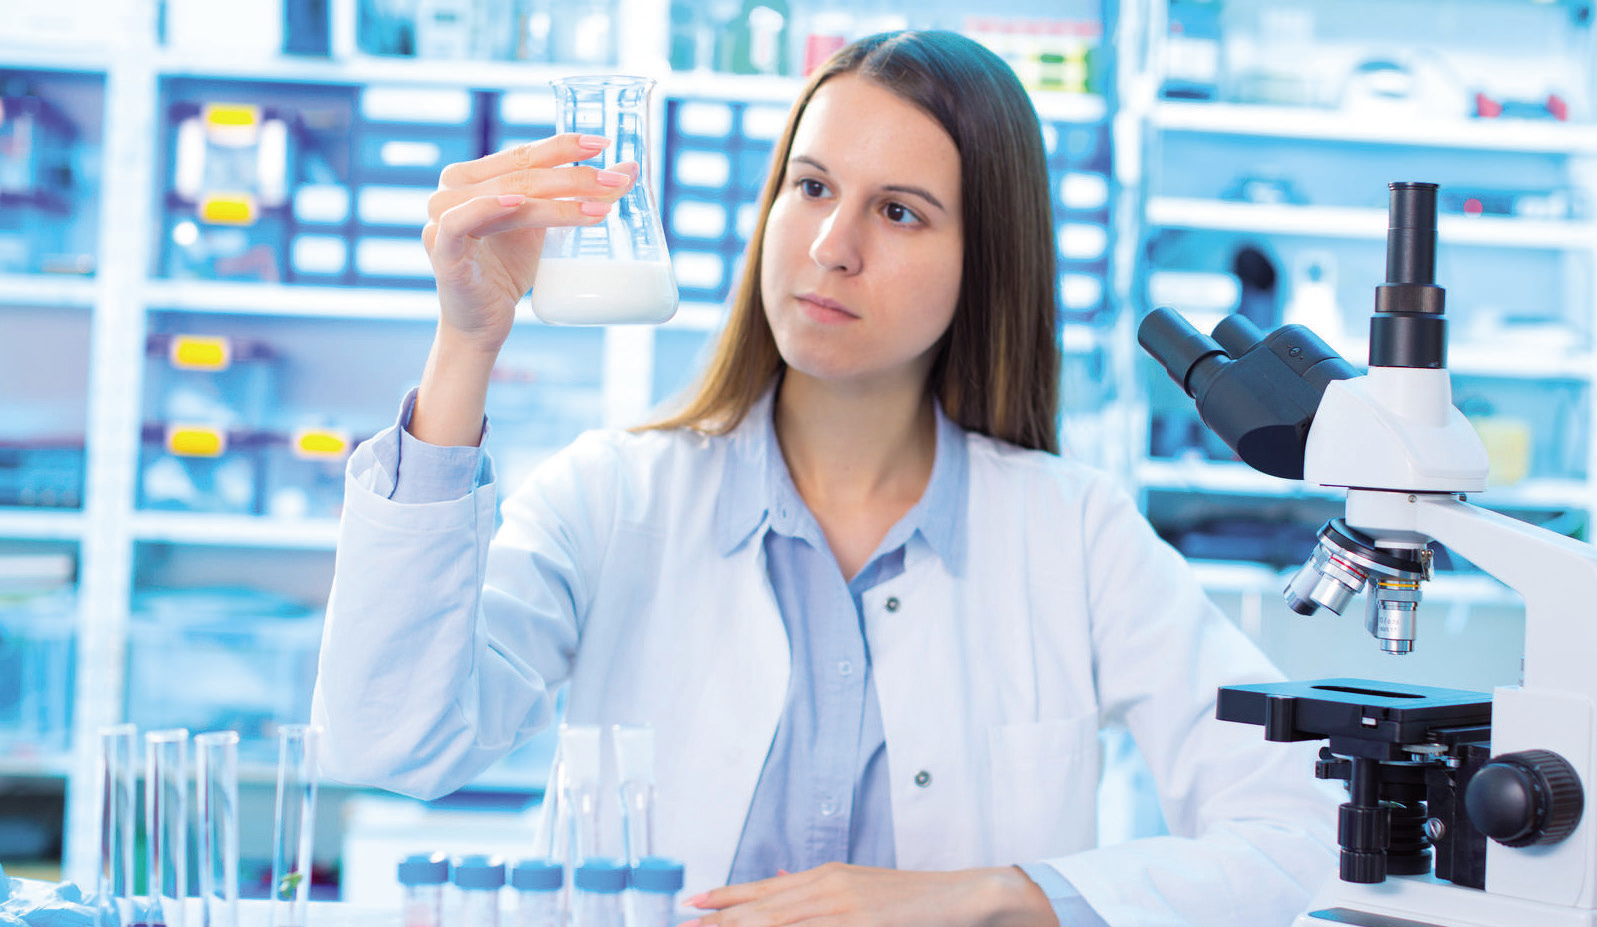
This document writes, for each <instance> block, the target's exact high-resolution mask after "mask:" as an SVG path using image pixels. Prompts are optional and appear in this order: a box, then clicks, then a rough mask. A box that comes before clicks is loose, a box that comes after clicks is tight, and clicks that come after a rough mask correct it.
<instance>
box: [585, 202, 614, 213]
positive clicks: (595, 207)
mask: <svg viewBox="0 0 1597 927" xmlns="http://www.w3.org/2000/svg"><path fill="white" fill-rule="evenodd" d="M577 208H578V209H580V210H582V214H583V215H585V216H602V215H604V214H605V213H607V212H609V211H610V204H609V203H583V204H582V205H581V206H578V207H577Z"/></svg>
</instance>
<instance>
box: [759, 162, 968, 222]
mask: <svg viewBox="0 0 1597 927" xmlns="http://www.w3.org/2000/svg"><path fill="white" fill-rule="evenodd" d="M788 163H790V164H808V165H810V166H811V167H813V168H815V169H816V170H818V171H820V172H821V173H823V174H830V173H831V171H829V170H827V169H826V165H824V164H822V163H821V162H819V161H817V160H815V159H814V158H812V157H810V156H808V155H794V156H793V157H792V158H791V159H790V160H789V162H788ZM882 189H883V190H887V191H889V192H892V193H908V194H909V195H911V196H918V197H920V198H921V199H923V200H925V201H926V202H928V203H931V204H932V205H933V206H936V207H937V208H938V209H940V210H942V211H943V212H947V211H948V207H947V206H944V205H943V201H942V200H940V199H938V198H937V196H936V195H935V194H933V193H932V191H930V190H928V189H926V188H925V187H917V186H915V185H913V184H903V183H893V184H888V185H887V186H885V187H883V188H882Z"/></svg>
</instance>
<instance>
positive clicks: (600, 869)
mask: <svg viewBox="0 0 1597 927" xmlns="http://www.w3.org/2000/svg"><path fill="white" fill-rule="evenodd" d="M576 882H577V888H578V889H579V890H580V891H584V892H598V893H600V894H604V895H609V894H614V893H615V892H619V891H623V890H624V889H626V887H627V866H626V864H625V863H623V862H620V861H619V860H614V859H590V860H587V861H585V862H583V864H582V865H580V866H578V867H577V878H576Z"/></svg>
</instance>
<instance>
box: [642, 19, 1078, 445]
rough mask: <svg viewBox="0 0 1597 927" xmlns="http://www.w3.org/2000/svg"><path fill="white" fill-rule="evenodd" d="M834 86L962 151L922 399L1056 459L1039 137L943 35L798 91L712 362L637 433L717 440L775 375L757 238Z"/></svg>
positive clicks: (1028, 112)
mask: <svg viewBox="0 0 1597 927" xmlns="http://www.w3.org/2000/svg"><path fill="white" fill-rule="evenodd" d="M840 74H858V75H859V76H862V77H866V78H869V79H870V80H873V81H875V82H877V83H879V84H881V85H882V86H883V87H886V88H887V89H888V90H891V91H893V92H894V93H896V94H898V95H899V96H900V97H903V98H904V99H905V100H907V101H909V102H910V103H913V104H915V105H916V106H918V107H920V108H921V109H922V110H924V111H925V112H926V113H927V114H929V115H930V116H932V118H934V119H936V120H937V122H938V123H939V124H940V125H941V126H942V127H943V130H944V131H946V132H947V133H948V134H949V136H950V137H951V138H952V139H953V141H954V145H955V146H956V148H957V149H958V150H959V156H960V159H959V160H960V189H961V190H962V191H963V193H962V196H961V199H962V201H963V206H962V207H961V210H962V217H963V229H964V239H965V249H964V266H963V268H962V273H961V275H960V292H959V302H958V305H957V307H956V309H955V311H954V318H953V322H952V323H951V324H950V326H949V329H948V331H947V332H946V333H945V334H944V336H943V338H942V340H941V341H940V342H939V344H938V347H937V357H936V358H935V360H934V361H933V364H932V369H931V374H930V377H929V381H928V383H927V388H928V389H929V390H931V392H932V393H933V394H934V395H936V396H937V398H938V400H939V401H940V402H941V403H942V406H943V411H944V412H945V413H946V414H947V415H948V417H949V418H951V419H953V420H954V421H955V422H958V423H959V424H960V425H961V426H963V427H964V428H966V429H969V430H971V431H976V432H980V433H982V434H986V435H991V436H992V437H995V438H1000V439H1002V440H1005V441H1008V442H1010V443H1013V444H1017V445H1020V446H1021V447H1027V448H1034V449H1040V450H1045V451H1049V452H1051V453H1058V450H1059V444H1058V415H1059V366H1060V357H1059V340H1058V330H1057V327H1056V326H1057V324H1058V305H1057V290H1056V280H1057V276H1056V270H1055V251H1054V247H1055V245H1054V234H1053V215H1052V209H1051V206H1050V203H1051V191H1050V189H1049V181H1048V169H1047V160H1046V156H1045V154H1044V151H1043V144H1042V133H1041V130H1040V128H1039V126H1038V123H1037V113H1036V110H1034V109H1033V108H1032V105H1031V99H1030V97H1028V96H1027V95H1026V91H1025V89H1024V88H1023V87H1022V86H1021V84H1020V81H1019V80H1018V79H1016V77H1015V74H1014V72H1013V71H1011V70H1010V69H1009V66H1008V65H1007V64H1005V63H1004V61H1003V59H1001V58H999V57H998V56H997V55H995V54H993V53H992V52H991V51H989V50H988V49H987V48H985V47H983V46H982V45H980V44H979V43H977V42H975V41H973V40H971V39H968V38H965V37H964V36H961V35H958V34H957V33H953V32H934V31H925V32H920V31H916V32H895V33H883V34H881V35H873V36H869V37H866V38H863V39H860V40H858V41H856V42H854V43H853V44H851V45H848V46H847V47H845V48H843V49H841V50H839V51H838V52H837V53H836V54H835V55H833V56H832V57H831V58H830V59H829V60H828V61H827V62H826V64H825V65H823V66H822V67H821V68H820V69H818V70H817V71H816V72H815V74H814V75H812V76H811V77H810V79H809V80H808V81H807V82H806V83H805V85H804V89H803V91H802V92H801V93H800V94H799V98H798V101H797V102H796V103H795V104H794V105H793V109H792V112H791V113H789V114H788V119H787V126H786V128H784V129H783V131H782V135H781V138H780V140H778V142H777V144H776V148H775V152H774V157H773V163H772V166H771V173H770V176H769V177H767V178H766V182H765V188H764V190H763V191H762V192H761V194H760V211H759V221H757V222H756V223H755V226H754V234H753V236H752V238H751V239H750V241H749V245H748V252H747V261H746V263H745V269H744V272H743V276H742V279H741V280H740V281H739V282H738V286H737V291H736V293H735V295H734V296H733V299H732V303H731V308H730V311H729V313H728V317H727V321H726V325H725V327H724V328H723V329H722V331H721V336H720V339H719V340H718V341H717V343H716V346H715V352H714V354H713V355H712V356H711V358H710V361H709V363H708V364H707V366H706V367H705V370H704V371H703V373H702V374H701V375H700V378H699V380H698V382H697V384H696V386H695V387H694V391H693V393H692V394H691V395H690V397H689V398H688V400H687V402H686V404H685V405H684V406H683V407H682V408H681V409H680V410H679V411H677V412H675V413H674V414H672V415H670V416H669V417H667V418H665V419H663V420H660V421H657V422H654V423H652V424H650V425H647V426H645V427H646V428H651V429H653V428H692V429H695V430H698V431H702V432H706V433H709V434H725V433H727V432H729V431H731V430H732V429H733V428H735V427H737V425H738V424H739V423H740V422H742V420H743V418H744V416H745V415H747V414H748V411H749V409H750V408H751V407H752V406H753V405H754V403H755V402H756V401H758V400H759V398H760V396H761V395H763V394H764V392H765V390H766V389H767V388H769V387H770V384H771V380H772V378H773V377H775V376H776V375H777V374H778V373H780V372H781V371H782V369H783V367H784V362H783V360H782V357H781V355H780V354H779V353H777V348H776V340H775V339H774V338H773V337H772V335H771V329H770V325H769V323H768V322H767V320H766V317H765V304H764V301H763V299H762V298H761V294H760V263H761V260H762V258H763V254H764V247H765V224H766V220H767V219H768V217H769V216H770V213H771V204H772V202H773V201H775V199H776V196H777V193H778V192H779V191H780V190H781V189H782V186H783V183H784V182H785V174H786V168H787V159H788V155H789V153H790V151H791V150H792V145H793V133H794V131H795V129H796V128H797V126H798V123H799V120H800V119H801V118H802V117H803V115H804V110H805V108H806V107H807V106H808V105H809V102H810V99H811V98H812V97H813V96H814V95H815V91H816V90H817V89H818V88H819V87H820V86H821V85H822V84H824V83H826V81H828V80H830V79H831V78H833V77H836V76H838V75H840Z"/></svg>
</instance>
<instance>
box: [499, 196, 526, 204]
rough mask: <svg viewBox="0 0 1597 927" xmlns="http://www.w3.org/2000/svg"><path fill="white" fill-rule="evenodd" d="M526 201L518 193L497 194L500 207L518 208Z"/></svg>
mask: <svg viewBox="0 0 1597 927" xmlns="http://www.w3.org/2000/svg"><path fill="white" fill-rule="evenodd" d="M526 201H527V198H526V197H525V196H523V195H521V194H520V193H501V194H499V205H501V206H520V205H521V204H522V203H525V202H526Z"/></svg>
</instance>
